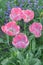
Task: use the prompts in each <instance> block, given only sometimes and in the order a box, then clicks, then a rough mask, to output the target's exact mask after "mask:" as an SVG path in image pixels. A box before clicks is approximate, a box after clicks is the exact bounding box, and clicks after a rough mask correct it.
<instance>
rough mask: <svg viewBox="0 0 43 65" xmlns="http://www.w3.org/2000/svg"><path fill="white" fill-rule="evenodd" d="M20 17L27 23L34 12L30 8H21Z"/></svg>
mask: <svg viewBox="0 0 43 65" xmlns="http://www.w3.org/2000/svg"><path fill="white" fill-rule="evenodd" d="M22 13H23V14H22V18H23V20H24V22H26V23H28V22H30V21H31V20H32V19H33V18H34V12H33V11H32V10H28V9H27V10H22Z"/></svg>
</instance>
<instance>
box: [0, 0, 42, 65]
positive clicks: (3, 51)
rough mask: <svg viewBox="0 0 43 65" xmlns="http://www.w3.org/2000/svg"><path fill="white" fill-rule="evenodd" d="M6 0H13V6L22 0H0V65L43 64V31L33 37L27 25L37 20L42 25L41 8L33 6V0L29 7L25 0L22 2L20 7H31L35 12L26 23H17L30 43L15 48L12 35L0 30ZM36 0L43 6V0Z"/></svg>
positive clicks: (5, 8) (5, 9) (3, 20)
mask: <svg viewBox="0 0 43 65" xmlns="http://www.w3.org/2000/svg"><path fill="white" fill-rule="evenodd" d="M8 1H10V2H11V1H13V3H14V4H15V6H18V7H19V6H20V4H21V3H22V0H21V2H20V3H19V2H18V0H0V16H1V18H0V65H43V31H42V36H41V37H40V38H35V37H34V36H33V35H32V34H31V33H30V32H29V31H28V26H29V25H30V24H31V23H33V22H36V21H39V22H40V23H41V24H42V25H43V9H41V8H39V9H37V8H34V0H31V2H32V3H33V5H32V7H31V8H30V7H29V4H27V0H26V1H25V2H24V3H23V6H22V8H23V9H32V10H33V11H34V12H35V17H34V19H33V20H32V21H31V22H29V23H27V24H25V23H24V22H23V21H21V22H20V21H19V22H18V23H17V24H18V25H20V26H21V32H23V33H25V34H26V35H27V37H28V38H29V41H30V45H29V46H28V47H27V48H26V49H16V48H15V47H13V46H12V44H11V40H12V37H9V36H8V35H6V34H4V33H3V32H2V31H1V26H2V25H3V24H4V23H5V18H6V15H5V14H4V12H5V11H7V6H6V3H7V2H8ZM38 1H39V3H38V5H39V6H43V0H38ZM10 7H11V8H12V7H13V4H10ZM8 21H9V20H8ZM22 23H23V24H22ZM9 43H10V45H9Z"/></svg>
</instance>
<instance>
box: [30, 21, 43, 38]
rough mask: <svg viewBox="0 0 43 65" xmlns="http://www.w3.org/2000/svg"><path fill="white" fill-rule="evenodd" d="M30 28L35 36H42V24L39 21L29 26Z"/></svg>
mask: <svg viewBox="0 0 43 65" xmlns="http://www.w3.org/2000/svg"><path fill="white" fill-rule="evenodd" d="M29 30H30V32H31V33H33V34H34V35H35V37H40V36H41V31H42V24H41V23H39V22H34V23H33V24H32V25H30V26H29Z"/></svg>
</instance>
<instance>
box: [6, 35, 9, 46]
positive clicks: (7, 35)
mask: <svg viewBox="0 0 43 65" xmlns="http://www.w3.org/2000/svg"><path fill="white" fill-rule="evenodd" d="M6 38H7V44H8V45H9V36H8V35H6Z"/></svg>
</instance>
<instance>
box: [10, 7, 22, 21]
mask: <svg viewBox="0 0 43 65" xmlns="http://www.w3.org/2000/svg"><path fill="white" fill-rule="evenodd" d="M21 14H22V10H21V8H12V10H11V13H10V18H11V19H12V20H14V21H18V20H21V19H22V17H21Z"/></svg>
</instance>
